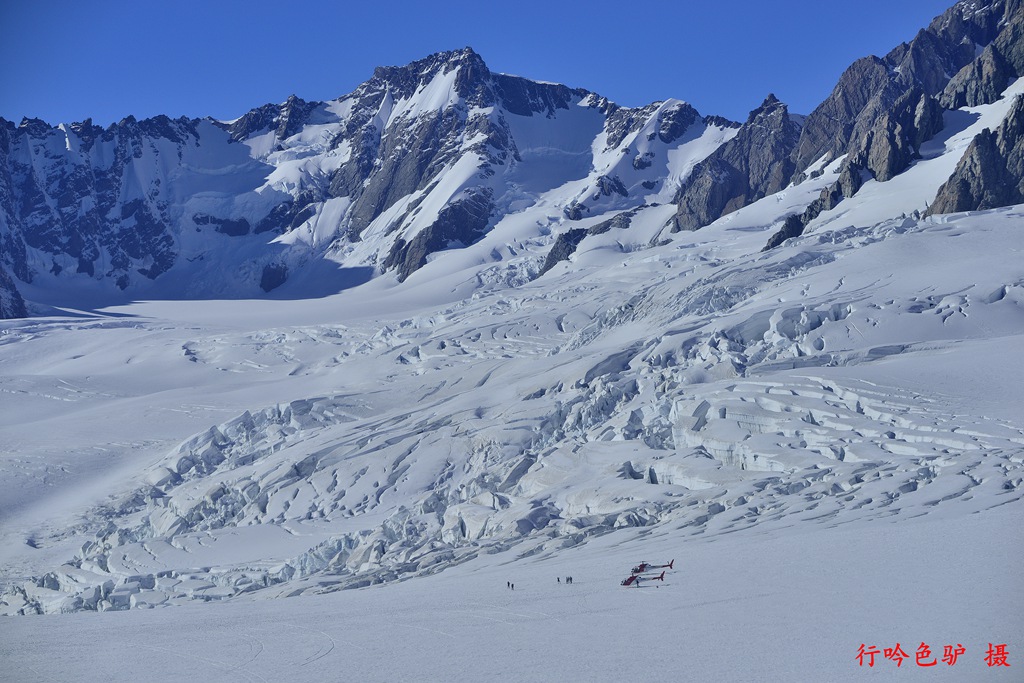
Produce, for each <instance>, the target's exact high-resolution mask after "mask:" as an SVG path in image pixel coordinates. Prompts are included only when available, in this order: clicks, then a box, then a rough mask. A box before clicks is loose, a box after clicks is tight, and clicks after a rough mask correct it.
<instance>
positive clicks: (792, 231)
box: [761, 214, 804, 251]
mask: <svg viewBox="0 0 1024 683" xmlns="http://www.w3.org/2000/svg"><path fill="white" fill-rule="evenodd" d="M803 232H804V222H803V221H802V220H800V216H797V215H796V214H793V215H790V216H787V217H786V220H785V221H784V222H783V224H782V227H781V228H780V229H779V231H778V232H776V233H775V234H774V235H772V236H771V237H770V238H768V244H766V245H765V246H764V249H762V250H761V251H768V250H769V249H774V248H775V247H777V246H779V245H780V244H782V243H783V242H785V241H786V240H788V239H790V238H791V237H799V236H800V235H802V234H803Z"/></svg>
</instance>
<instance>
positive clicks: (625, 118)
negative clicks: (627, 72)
mask: <svg viewBox="0 0 1024 683" xmlns="http://www.w3.org/2000/svg"><path fill="white" fill-rule="evenodd" d="M730 125H731V124H729V123H728V122H725V121H724V120H721V121H719V120H718V119H702V118H701V117H700V115H699V114H698V113H697V112H696V110H694V109H693V107H691V106H689V105H688V104H686V103H684V102H680V101H678V100H668V101H665V102H656V103H654V104H651V105H648V106H646V107H640V108H636V109H630V108H622V107H618V106H616V105H615V104H613V103H611V102H609V101H608V100H606V99H604V98H602V97H599V96H598V95H595V94H594V93H591V92H588V91H586V90H582V89H573V88H569V87H566V86H563V85H557V84H550V83H538V82H534V81H529V80H527V79H524V78H519V77H516V76H507V75H502V74H494V73H491V72H490V70H489V69H488V68H487V66H486V65H485V64H484V62H483V60H482V59H481V58H480V56H479V55H477V54H476V53H475V52H474V51H473V50H471V49H469V48H466V49H463V50H457V51H452V52H442V53H438V54H435V55H431V56H429V57H427V58H425V59H422V60H418V61H416V62H413V63H412V64H409V65H407V66H399V67H380V68H378V69H376V70H375V71H374V74H373V76H372V78H370V79H369V80H368V81H367V82H365V83H363V84H362V85H361V86H359V87H358V88H357V89H356V90H355V91H353V92H352V93H350V94H348V95H345V96H343V97H341V98H339V99H337V100H332V101H329V102H308V101H305V100H302V99H300V98H298V97H296V96H292V97H289V98H288V100H287V101H285V102H284V103H282V104H268V105H265V106H262V107H258V108H256V109H253V110H252V111H250V112H248V113H246V114H245V115H243V116H242V117H240V118H239V119H237V120H235V121H232V122H220V121H213V120H210V119H191V120H190V119H178V120H174V121H172V120H170V119H167V118H166V117H156V118H154V119H149V120H146V121H136V120H135V119H133V118H131V117H129V118H127V119H125V120H124V121H121V122H119V123H117V124H115V125H112V126H110V127H108V128H106V129H102V128H99V127H97V126H94V125H92V123H91V122H89V121H85V122H83V123H80V124H72V125H71V126H64V125H61V126H57V127H53V126H50V125H48V124H46V123H44V122H42V121H36V120H26V121H24V122H22V124H21V125H20V126H15V125H14V124H11V123H9V122H6V121H2V120H0V264H6V266H7V267H8V269H9V271H10V272H11V274H12V275H13V276H15V277H16V278H18V279H21V280H23V281H25V282H30V281H32V279H33V278H38V277H40V276H41V275H45V276H47V277H58V278H69V277H89V278H93V279H98V280H109V281H111V282H114V283H116V286H117V287H120V288H122V289H125V288H129V287H133V286H139V287H145V286H147V283H148V282H149V281H150V280H154V279H156V278H163V279H164V281H167V278H173V281H174V282H176V283H179V286H181V287H183V288H186V289H189V290H190V291H191V289H192V288H195V287H203V286H207V285H216V283H217V281H218V280H219V279H220V278H222V277H224V276H228V277H229V278H230V277H234V278H235V281H233V285H232V286H233V287H234V289H233V290H230V289H229V291H226V292H224V291H222V292H219V293H221V294H223V295H228V296H230V295H251V294H253V293H258V292H260V291H270V290H271V289H273V288H275V287H277V286H279V285H280V284H282V282H283V281H284V279H285V278H287V277H288V275H289V274H290V273H293V272H294V271H295V269H296V268H299V267H301V266H302V264H303V263H304V262H306V261H307V260H308V259H309V257H310V253H311V252H312V253H313V255H314V256H317V257H321V256H328V257H330V258H335V259H337V260H341V261H343V262H344V263H345V264H346V265H351V266H355V267H360V268H365V267H367V266H369V267H370V268H372V269H374V270H376V272H378V273H381V272H384V271H388V270H391V271H393V272H395V273H396V274H397V276H398V277H399V279H405V278H406V277H408V276H409V275H410V274H411V273H412V272H413V271H415V270H416V269H417V268H419V267H421V266H422V265H424V264H425V263H426V262H427V260H428V259H427V257H428V256H429V254H430V253H432V252H434V251H437V250H443V249H448V248H451V247H452V246H454V245H459V244H462V245H466V244H469V243H470V242H472V241H474V240H476V239H479V238H480V237H481V235H483V234H484V233H485V232H486V231H487V230H488V229H490V227H492V225H493V223H494V221H495V220H496V219H497V217H499V216H501V215H504V214H505V213H507V212H508V211H509V210H510V206H511V205H513V204H515V205H516V206H518V207H521V206H523V205H524V203H526V204H528V203H529V202H530V201H536V200H537V198H538V197H539V196H540V194H541V193H543V192H545V191H547V190H550V189H554V188H556V187H560V186H562V185H564V184H566V183H569V182H573V183H574V186H573V187H574V192H578V194H576V195H575V196H574V197H570V198H568V199H566V200H564V203H563V204H562V205H560V207H559V208H560V209H562V210H563V211H564V214H565V215H567V216H570V217H571V218H582V217H584V216H587V215H592V214H594V213H604V212H607V211H614V210H624V209H628V208H631V207H635V206H637V205H639V204H642V203H643V202H644V201H645V199H644V197H645V195H646V194H647V193H649V192H655V193H657V192H660V191H662V190H663V189H664V184H665V183H668V182H672V183H678V182H680V180H679V178H678V177H676V176H674V177H672V178H671V180H670V179H669V178H668V177H667V176H666V174H665V167H666V165H667V164H668V162H669V159H668V151H669V150H670V149H672V148H678V147H680V146H682V145H685V144H686V143H687V142H688V141H690V140H694V139H696V138H697V137H699V136H700V135H702V134H704V133H708V137H709V138H711V139H714V140H724V139H727V138H728V137H729V136H728V135H727V134H726V133H725V132H724V129H726V128H728V127H729V126H730ZM567 130H573V134H572V135H567V134H566V131H567ZM709 131H710V132H709ZM602 144H603V148H602V147H601V145H602ZM694 149H698V150H701V152H700V154H701V156H703V154H706V152H705V151H703V150H706V149H708V145H707V143H706V142H705V143H704V144H702V145H696V146H695V147H694ZM696 160H698V159H695V160H694V161H696ZM580 180H583V181H585V182H582V183H580V182H579V181H580ZM543 183H554V184H553V185H552V184H549V185H545V186H543V187H542V186H541V184H543ZM577 188H578V189H577ZM673 190H674V186H673V187H670V188H669V189H667V190H664V191H666V192H671V191H673ZM279 237H280V238H279ZM275 238H279V239H275ZM193 283H197V284H193Z"/></svg>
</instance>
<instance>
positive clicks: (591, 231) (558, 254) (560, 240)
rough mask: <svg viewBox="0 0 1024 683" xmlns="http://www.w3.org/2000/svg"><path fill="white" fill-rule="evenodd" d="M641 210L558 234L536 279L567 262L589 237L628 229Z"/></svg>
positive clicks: (618, 214)
mask: <svg viewBox="0 0 1024 683" xmlns="http://www.w3.org/2000/svg"><path fill="white" fill-rule="evenodd" d="M642 208H643V207H637V208H635V209H630V210H628V211H622V212H620V213H617V214H615V215H614V216H612V217H611V218H609V219H608V220H606V221H601V222H600V223H597V224H596V225H592V226H590V227H589V228H571V229H569V230H566V231H565V232H563V233H561V234H559V235H558V237H556V238H555V243H554V244H553V245H552V246H551V250H550V251H549V252H548V255H547V258H545V259H544V265H543V266H541V269H540V272H539V273H537V277H540V276H541V275H543V274H544V273H546V272H548V271H549V270H551V269H552V268H554V267H555V266H556V265H558V264H559V263H561V262H562V261H568V260H569V257H570V256H572V255H573V254H574V253H576V248H577V247H579V245H580V243H581V242H583V240H584V238H586V237H589V236H590V235H602V234H604V233H606V232H608V231H609V230H626V229H628V228H629V226H630V225H632V223H633V217H634V216H636V214H637V213H638V212H639V211H640V209H642Z"/></svg>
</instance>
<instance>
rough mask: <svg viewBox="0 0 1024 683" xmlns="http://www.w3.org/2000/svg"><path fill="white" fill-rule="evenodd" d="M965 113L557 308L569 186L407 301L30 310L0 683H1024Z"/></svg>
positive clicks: (996, 242)
mask: <svg viewBox="0 0 1024 683" xmlns="http://www.w3.org/2000/svg"><path fill="white" fill-rule="evenodd" d="M1012 87H1013V86H1012ZM1012 87H1011V88H1012ZM1000 108H1001V109H1000ZM978 110H979V111H978V112H974V114H977V116H973V115H972V117H957V116H952V117H949V118H948V120H947V123H948V124H949V126H950V130H953V131H954V132H951V133H950V134H949V135H944V136H941V137H940V139H939V140H937V141H936V142H935V144H934V148H929V150H926V151H927V152H928V154H925V156H924V158H923V159H922V160H920V161H919V162H918V163H917V164H916V165H915V166H914V167H913V168H912V169H911V170H910V171H908V172H907V173H906V174H905V179H904V180H903V181H901V180H900V179H901V178H904V176H900V177H898V178H897V179H895V180H893V181H891V182H890V183H885V184H882V183H875V182H874V181H869V182H868V183H866V184H865V186H864V188H863V189H862V190H861V192H860V193H858V195H857V196H856V197H854V198H852V199H850V200H847V201H845V202H843V203H842V204H840V205H839V206H838V207H837V208H836V209H835V210H833V211H832V212H828V213H827V214H823V215H822V216H821V217H819V219H818V220H817V221H816V222H815V223H812V224H811V226H810V227H809V230H808V232H807V234H805V235H804V236H802V237H800V238H798V239H795V240H791V241H789V242H787V243H786V244H785V245H783V246H782V247H780V248H778V249H775V250H773V251H771V252H768V253H762V252H761V251H760V248H761V247H762V246H763V245H764V243H765V241H766V240H767V238H768V236H769V235H770V234H771V233H772V232H773V231H774V230H776V229H777V228H778V227H779V225H780V224H781V221H782V220H783V219H784V217H785V215H786V214H788V213H790V212H792V211H793V210H797V209H798V208H799V207H801V206H803V205H806V203H807V202H809V201H810V200H811V199H813V198H814V197H815V196H816V194H817V192H819V191H820V189H821V188H822V187H823V186H824V185H825V184H827V183H828V182H830V181H831V180H833V179H834V177H835V166H836V164H833V165H832V166H830V167H829V169H826V173H825V174H824V175H822V176H821V177H820V178H818V179H815V180H814V181H808V182H806V183H804V184H802V185H799V186H796V187H791V188H789V189H787V191H785V192H782V193H779V194H778V195H774V196H771V197H766V198H765V199H763V200H761V201H760V202H757V203H756V204H754V205H752V206H750V207H747V208H745V209H742V210H740V211H737V212H735V213H733V214H730V215H729V216H726V217H724V218H723V219H721V220H719V221H717V222H716V223H715V224H713V225H711V226H709V227H707V228H705V229H702V230H700V231H698V232H695V233H677V234H672V233H669V232H668V231H667V229H666V228H665V224H666V222H667V221H668V219H669V218H670V217H671V215H672V213H673V212H674V207H673V206H671V205H667V206H665V205H662V206H658V205H651V206H647V207H645V208H642V209H640V210H639V211H638V213H637V214H636V216H635V217H634V218H633V221H632V224H631V225H630V227H629V229H627V230H618V229H612V230H610V231H608V232H605V233H602V234H599V235H593V236H590V237H588V238H586V239H585V240H584V241H583V242H582V243H581V244H580V247H579V249H578V250H577V252H576V254H574V255H573V257H572V258H571V259H570V261H568V262H565V263H562V264H559V265H558V266H556V267H555V268H554V269H552V270H551V271H549V272H548V273H546V274H545V275H544V276H541V277H539V278H537V277H535V276H536V273H537V272H538V271H539V268H540V264H541V263H542V262H543V259H544V255H545V253H546V250H547V248H549V247H550V244H551V241H552V239H553V235H554V234H557V232H558V231H560V230H564V229H569V228H571V227H579V226H582V227H587V226H589V225H594V224H596V223H597V222H598V221H599V220H601V219H603V218H608V217H610V216H611V215H613V214H611V213H609V214H605V215H604V216H595V217H593V218H588V219H586V220H584V221H579V222H574V223H570V222H568V221H565V220H564V219H562V218H560V207H561V206H563V205H564V204H566V203H568V202H569V201H571V200H572V198H573V197H574V196H575V194H574V192H575V190H576V188H575V187H574V186H572V184H571V183H570V184H567V185H566V186H565V187H566V188H567V189H566V191H565V192H564V193H562V194H561V195H559V193H558V192H557V191H555V190H553V191H551V192H549V193H548V194H547V195H546V199H545V202H542V203H540V204H537V205H535V206H532V207H530V208H527V209H525V210H523V211H520V212H517V213H511V214H509V215H508V216H506V217H505V218H504V219H503V220H502V221H501V222H499V223H498V225H496V226H495V227H494V229H493V230H492V231H491V232H490V233H489V234H488V236H487V237H485V238H484V239H482V240H481V241H480V242H479V243H477V244H474V245H472V246H470V247H468V248H465V249H453V250H450V251H447V252H444V253H442V254H439V255H436V256H435V257H434V258H433V259H432V260H431V262H430V263H428V264H427V265H426V266H425V267H423V268H422V269H420V270H419V271H417V272H415V273H414V274H413V275H411V276H410V277H409V278H408V279H407V280H406V282H404V283H402V284H398V283H396V282H395V281H394V280H393V279H391V278H389V277H388V276H383V277H379V278H376V279H374V280H371V281H370V282H367V283H365V284H363V285H360V286H358V287H353V288H349V289H345V290H344V291H341V292H340V293H338V294H334V295H331V296H325V297H320V298H309V297H304V296H303V291H304V288H305V291H309V289H310V288H311V286H312V285H311V281H312V280H314V279H315V278H316V277H320V276H324V277H325V275H324V273H323V271H316V270H313V271H311V273H310V274H308V275H305V276H302V275H301V274H300V275H299V276H298V277H294V278H293V279H292V280H291V281H290V282H289V283H286V284H285V285H284V286H282V288H281V290H280V291H276V292H275V296H274V297H273V298H268V299H265V300H239V301H221V300H204V301H173V300H153V301H138V302H134V303H131V304H125V305H119V306H103V307H91V306H89V305H88V304H89V302H88V299H87V297H85V296H83V297H82V299H81V300H80V301H79V302H78V303H72V304H70V305H69V303H68V299H67V293H66V292H62V293H54V292H52V291H47V290H46V288H45V287H42V286H40V287H31V286H28V287H26V288H25V290H24V293H25V294H26V298H28V299H29V300H30V301H32V302H33V306H34V311H35V312H36V313H37V314H38V315H37V316H36V317H33V318H31V319H27V320H17V321H5V322H3V323H2V324H0V368H2V375H0V402H2V406H3V410H2V411H0V429H2V431H3V435H4V436H3V439H2V441H0V520H2V522H0V567H2V568H3V570H2V571H3V575H2V581H3V593H2V597H0V607H2V608H3V611H4V612H5V613H7V614H10V615H14V614H18V613H33V612H43V613H44V614H43V615H42V616H24V617H16V616H9V617H5V618H3V619H2V620H0V680H10V681H37V680H38V681H46V680H104V681H129V680H132V681H138V680H145V681H178V680H217V681H220V680H223V681H234V680H244V681H264V680H266V681H276V680H366V681H378V680H379V681H386V680H388V681H389V680H408V681H420V680H426V681H452V680H467V681H468V680H473V681H476V680H495V681H498V680H501V681H539V680H559V679H561V680H587V681H621V680H630V679H636V678H639V677H643V678H650V677H662V678H669V679H672V680H708V679H717V680H735V681H745V680H861V679H862V678H865V677H874V678H879V677H881V678H883V679H885V680H893V679H902V678H904V677H905V678H908V679H915V680H1019V674H1017V673H1016V672H1017V670H1018V668H1017V667H1019V666H1021V663H1020V661H1019V657H1020V653H1021V652H1022V651H1024V639H1022V638H1021V634H1022V633H1024V628H1022V627H1024V617H1022V616H1021V615H1024V585H1022V583H1021V581H1020V579H1019V567H1020V562H1021V560H1022V559H1024V556H1022V551H1021V550H1020V548H1021V547H1024V546H1022V545H1021V540H1022V538H1021V531H1020V530H1021V528H1022V526H1021V522H1022V517H1024V507H1022V505H1021V484H1022V482H1024V474H1022V473H1024V418H1022V414H1024V413H1022V411H1021V406H1024V389H1022V387H1024V364H1022V363H1021V362H1020V358H1021V351H1024V337H1022V335H1024V309H1022V304H1024V260H1022V259H1021V251H1022V248H1024V239H1022V238H1021V231H1020V228H1021V225H1022V224H1024V207H1009V208H1006V209H999V210H995V211H989V212H979V213H973V214H957V215H952V216H938V217H932V218H921V217H920V214H919V213H917V212H920V211H922V210H923V209H924V208H925V207H926V204H927V202H928V201H930V200H931V199H932V198H933V197H934V192H935V189H936V188H937V187H938V185H939V184H940V183H941V182H942V181H943V180H944V179H945V177H946V176H948V173H949V172H950V169H951V168H952V166H951V165H950V158H952V157H954V156H955V157H956V158H959V155H961V154H962V151H963V148H964V146H965V145H966V144H967V143H968V142H969V141H970V138H971V136H972V135H973V133H971V130H972V129H971V126H972V125H973V126H977V125H981V123H979V122H984V123H985V124H986V125H991V123H992V121H995V122H996V123H997V122H998V120H999V116H1000V115H1001V114H1000V112H1005V101H1004V102H1000V103H997V104H995V105H990V106H989V107H988V108H978ZM968 113H972V112H968ZM953 163H955V160H954V162H953ZM899 182H903V185H901V186H899V187H900V188H902V189H901V191H900V192H899V193H894V192H893V188H897V185H896V183H899ZM897 189H899V188H897ZM303 277H305V281H304V279H303ZM314 284H315V283H314ZM322 284H323V283H319V284H318V286H322ZM59 297H63V298H59ZM58 302H59V305H58ZM48 304H49V307H47V305H48ZM672 559H674V560H675V566H674V568H673V569H671V570H669V571H667V572H666V576H665V581H664V582H663V583H662V582H654V581H649V582H646V583H645V584H642V586H641V587H640V588H639V589H633V588H622V587H620V586H619V582H620V581H621V580H622V579H623V578H625V577H626V576H628V574H629V570H630V568H631V567H632V566H633V565H635V564H637V563H638V562H640V561H648V562H654V563H663V562H668V561H669V560H672ZM566 576H572V577H573V579H574V580H573V583H572V584H571V585H565V584H564V583H563V582H564V577H566ZM558 578H561V580H562V581H563V582H559V581H556V579H558ZM509 582H511V583H514V584H515V590H511V589H509V588H508V587H507V584H508V583H509ZM149 608H155V609H149ZM896 643H899V644H900V646H901V647H902V649H903V650H904V651H905V652H907V653H908V655H909V658H908V660H906V661H904V662H903V663H902V666H900V667H898V668H897V666H896V663H895V662H893V661H890V660H888V659H884V658H883V657H882V656H881V655H879V656H878V658H877V661H876V662H875V665H874V667H867V666H866V665H865V666H858V663H857V660H856V654H857V651H858V647H859V646H860V645H861V644H864V645H866V646H868V647H870V646H872V645H873V646H876V647H877V648H878V649H879V650H882V649H883V648H891V647H894V646H895V645H896ZM922 643H924V644H927V645H928V646H929V647H930V648H931V651H932V653H933V655H934V656H935V657H936V658H941V657H942V652H943V647H944V646H946V645H954V646H955V645H957V644H962V645H963V646H964V647H965V648H966V653H965V654H964V655H963V656H962V657H961V658H960V660H959V661H958V662H957V663H956V664H955V665H954V666H949V665H948V664H945V663H943V662H939V663H938V664H937V665H936V666H935V667H931V668H925V667H918V666H917V664H916V663H915V653H916V652H917V651H918V648H919V646H920V645H921V644H922ZM990 643H991V644H1005V645H1006V646H1007V651H1008V652H1009V663H1010V665H1011V666H1010V667H992V668H990V667H988V666H987V665H986V663H985V661H984V656H985V650H986V649H987V647H988V645H989V644H990Z"/></svg>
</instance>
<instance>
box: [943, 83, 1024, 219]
mask: <svg viewBox="0 0 1024 683" xmlns="http://www.w3.org/2000/svg"><path fill="white" fill-rule="evenodd" d="M1022 202H1024V96H1018V97H1017V100H1016V102H1014V105H1013V108H1012V109H1011V110H1010V112H1009V113H1008V114H1007V117H1006V118H1005V119H1004V120H1003V123H1002V124H1001V125H1000V126H999V127H998V128H997V129H996V130H995V132H992V131H990V130H988V129H987V128H986V129H985V130H983V131H982V132H981V133H979V134H978V135H977V136H975V138H974V140H973V141H971V144H970V146H969V147H968V148H967V151H966V152H965V153H964V156H963V158H962V159H961V160H960V163H958V164H957V167H956V170H955V171H953V175H951V176H950V177H949V180H947V181H946V182H945V183H944V184H943V185H942V187H940V188H939V191H938V194H937V195H936V196H935V201H934V202H932V205H931V206H930V207H929V208H928V212H927V213H928V214H929V215H931V214H940V213H955V212H957V211H976V210H981V209H995V208H998V207H1000V206H1009V205H1012V204H1020V203H1022Z"/></svg>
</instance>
